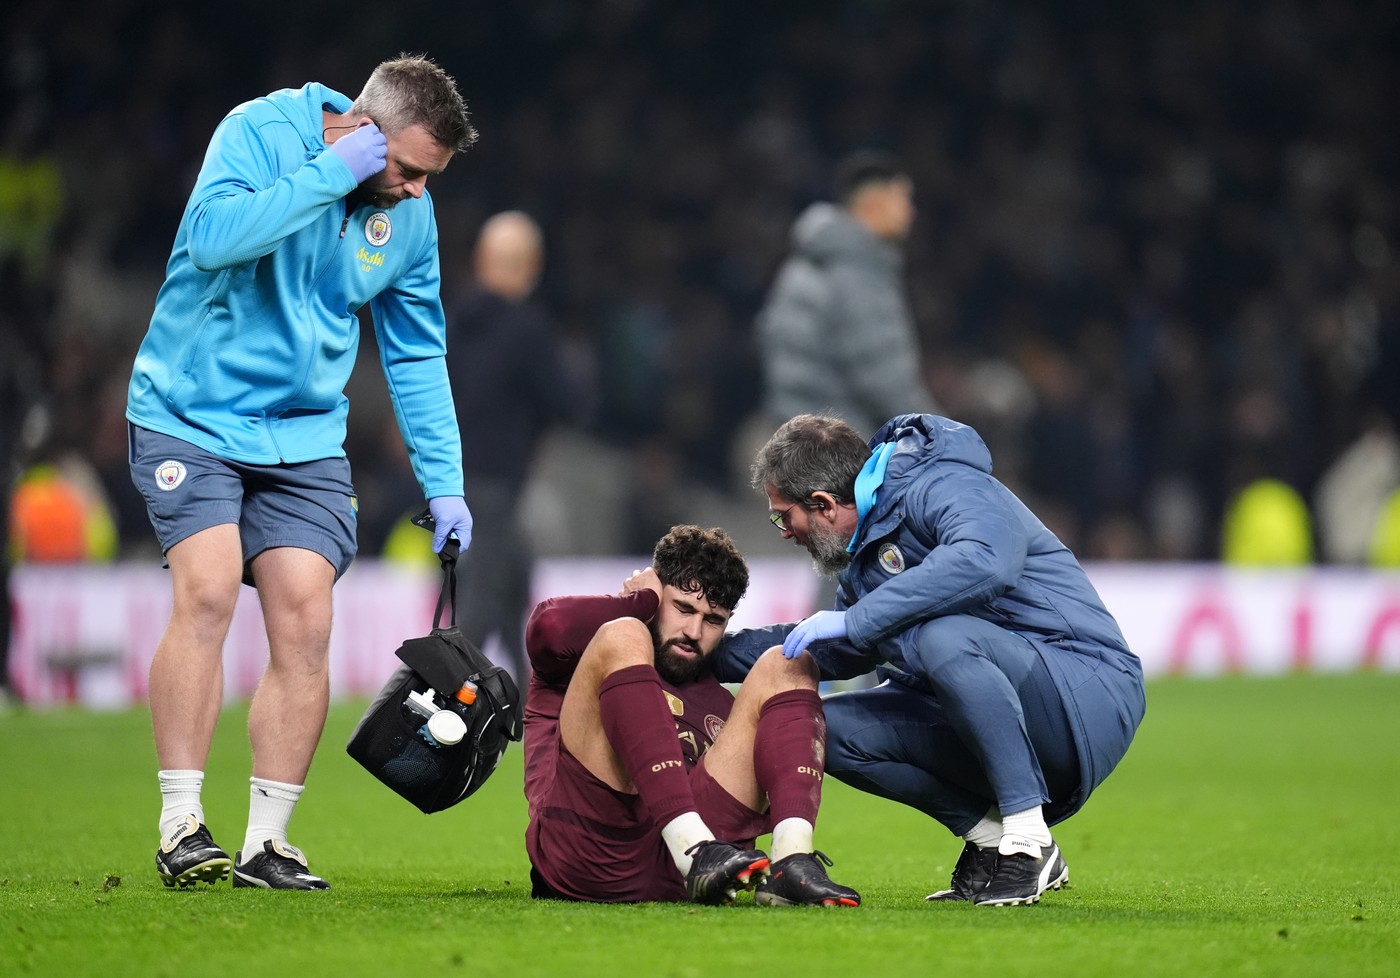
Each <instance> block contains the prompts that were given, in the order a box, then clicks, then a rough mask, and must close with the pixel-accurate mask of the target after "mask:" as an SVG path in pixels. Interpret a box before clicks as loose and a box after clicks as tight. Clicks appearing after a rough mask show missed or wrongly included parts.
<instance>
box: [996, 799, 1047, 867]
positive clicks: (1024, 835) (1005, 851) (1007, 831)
mask: <svg viewBox="0 0 1400 978" xmlns="http://www.w3.org/2000/svg"><path fill="white" fill-rule="evenodd" d="M1001 828H1002V833H1001V842H1000V844H998V846H997V851H998V852H1000V853H1001V854H1002V855H1003V856H1009V855H1011V854H1012V853H1015V852H1023V853H1025V854H1026V855H1028V856H1036V857H1039V856H1040V850H1041V847H1043V846H1048V845H1049V844H1050V842H1051V838H1050V826H1048V825H1046V824H1045V816H1044V814H1042V813H1041V810H1040V806H1039V805H1036V806H1035V807H1034V808H1027V809H1026V810H1025V811H1024V812H1014V813H1013V814H1011V815H1003V816H1002V817H1001Z"/></svg>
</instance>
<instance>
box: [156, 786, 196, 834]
mask: <svg viewBox="0 0 1400 978" xmlns="http://www.w3.org/2000/svg"><path fill="white" fill-rule="evenodd" d="M156 780H157V781H159V782H160V837H161V838H162V839H164V838H165V837H166V836H167V835H169V834H170V833H171V832H172V831H174V829H175V827H176V826H177V825H178V824H179V822H180V819H182V818H184V817H185V816H186V815H193V816H194V817H195V818H196V819H198V820H199V822H200V824H201V825H202V824H203V823H204V803H203V802H202V801H200V798H199V796H200V792H201V791H202V790H203V789H204V772H203V771H180V770H174V771H157V772H156Z"/></svg>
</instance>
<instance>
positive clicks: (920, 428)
mask: <svg viewBox="0 0 1400 978" xmlns="http://www.w3.org/2000/svg"><path fill="white" fill-rule="evenodd" d="M889 441H892V442H894V443H895V453H894V455H892V456H890V463H889V467H888V468H887V469H886V471H885V482H886V483H887V484H888V483H893V482H896V481H899V480H901V479H904V478H907V477H908V476H910V475H913V474H915V473H916V472H917V471H918V470H919V469H921V468H923V467H924V466H927V465H932V464H933V463H935V462H961V463H962V464H963V465H970V466H972V467H973V468H975V469H980V470H981V471H983V472H987V473H990V472H991V471H992V453H991V451H990V450H988V448H987V444H986V442H984V441H983V440H982V436H981V435H979V434H978V433H977V431H976V429H974V428H971V427H969V426H967V425H965V424H962V423H961V422H958V421H954V420H952V419H951V418H945V417H942V416H940V415H937V414H901V415H898V416H897V417H893V418H891V419H890V420H888V421H886V422H885V423H884V424H883V425H882V426H881V427H880V430H879V431H877V432H875V436H874V437H873V438H871V439H870V450H871V451H874V450H875V449H877V448H879V447H880V446H881V445H883V444H884V443H885V442H889Z"/></svg>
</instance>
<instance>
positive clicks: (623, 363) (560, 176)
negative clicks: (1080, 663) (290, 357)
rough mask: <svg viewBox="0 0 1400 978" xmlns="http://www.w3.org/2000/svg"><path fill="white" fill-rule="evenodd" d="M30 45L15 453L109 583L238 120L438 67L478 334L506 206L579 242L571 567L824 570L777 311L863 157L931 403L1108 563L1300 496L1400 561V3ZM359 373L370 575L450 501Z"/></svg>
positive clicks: (457, 261)
mask: <svg viewBox="0 0 1400 978" xmlns="http://www.w3.org/2000/svg"><path fill="white" fill-rule="evenodd" d="M0 37H3V42H0V45H2V46H0V82H2V83H3V94H2V95H0V116H2V117H3V124H0V275H2V276H3V278H0V281H2V282H3V289H0V364H2V366H0V373H3V390H0V411H3V417H4V425H5V432H4V434H3V439H2V440H0V449H3V450H4V452H5V453H6V455H7V456H8V457H9V458H10V459H11V469H10V471H9V473H8V475H10V476H12V477H13V476H17V475H20V474H22V473H23V474H27V475H28V476H29V477H31V478H32V477H33V476H34V475H35V473H42V472H45V471H50V470H46V469H43V468H36V466H40V467H42V466H44V465H51V466H54V470H55V471H58V472H59V473H61V474H63V475H64V477H65V478H66V479H67V481H68V482H69V483H70V484H72V485H75V486H77V487H78V488H79V489H81V490H82V491H83V492H84V493H85V494H86V496H87V498H89V499H100V500H101V509H102V511H103V512H105V513H106V514H107V518H106V519H105V520H99V521H95V522H93V523H92V524H90V525H88V526H86V527H84V528H83V529H82V531H81V532H82V533H83V536H84V539H83V541H82V545H83V546H84V547H85V548H86V551H85V552H86V553H88V554H89V555H90V556H107V557H113V556H116V557H123V556H136V555H147V554H149V553H150V552H151V550H152V548H153V547H154V538H153V536H152V534H151V531H150V527H149V525H148V523H147V521H146V516H145V511H144V507H143V506H142V504H141V500H140V497H139V496H138V495H137V493H136V492H135V491H134V490H133V488H132V487H131V484H130V479H129V476H128V470H127V461H126V436H125V428H124V420H123V410H124V406H125V392H126V384H127V381H128V378H129V375H130V365H131V360H132V356H133V354H134V352H135V349H136V346H137V344H138V343H139V341H140V339H141V337H142V335H143V334H144V331H145V328H146V325H147V323H148V321H149V316H150V312H151V308H152V304H153V300H154V296H155V293H156V290H157V288H158V287H159V285H160V282H161V280H162V276H163V271H164V265H165V260H166V258H167V256H168V254H169V249H170V244H171V241H172V239H173V236H174V232H175V228H176V225H177V223H178V220H179V216H180V213H181V211H182V210H183V207H184V205H185V201H186V198H187V195H188V193H189V189H190V187H191V185H192V183H193V179H194V176H195V173H196V172H197V169H198V167H199V164H200V161H201V157H202V154H203V151H204V147H205V145H206V143H207V141H208V138H209V136H210V134H211V132H212V130H213V128H214V127H215V125H216V124H217V123H218V121H219V120H220V118H221V117H222V116H223V115H224V114H225V113H226V112H227V111H228V110H229V109H230V108H232V107H233V106H234V105H236V104H238V103H239V102H242V101H245V100H247V99H249V98H253V97H256V96H258V95H262V94H264V93H266V92H268V91H271V90H273V89H277V88H283V87H299V86H300V85H302V84H303V83H305V82H307V81H312V80H315V81H320V82H323V83H325V84H327V85H329V86H331V87H332V88H335V89H338V90H340V91H342V92H345V93H346V94H348V95H351V96H352V97H353V95H354V94H356V93H357V92H358V90H359V86H360V85H361V84H362V83H363V81H364V79H365V78H366V77H367V76H368V74H369V72H370V71H371V70H372V69H373V67H374V66H375V65H376V64H377V63H378V62H379V61H381V60H383V59H385V58H388V57H391V56H393V55H395V54H397V53H398V52H399V51H401V50H407V51H413V52H423V53H427V54H429V55H430V56H432V57H433V58H434V59H435V60H437V61H438V62H439V63H440V64H442V65H443V66H444V67H445V68H446V69H447V70H448V71H449V72H450V73H451V74H453V75H454V76H455V77H456V79H457V81H458V83H459V86H460V87H461V89H462V92H463V94H464V95H465V96H466V98H467V101H468V104H469V106H470V108H471V110H472V115H473V121H474V124H475V125H476V127H477V129H478V130H479V132H480V133H481V138H480V141H479V143H478V144H477V146H475V147H474V148H473V149H471V150H470V151H469V152H468V153H466V154H465V155H463V156H461V157H460V158H459V159H457V160H455V161H454V162H453V163H452V165H451V166H450V167H449V168H448V170H447V171H446V173H445V174H443V175H442V176H440V177H435V178H434V179H433V180H432V181H430V184H429V189H430V192H431V193H432V194H433V197H434V200H435V201H436V207H437V213H438V223H439V228H440V231H441V234H442V252H441V253H442V260H443V270H444V297H445V299H446V301H447V302H448V303H449V305H450V304H451V303H452V302H453V301H454V296H455V295H457V294H460V292H461V290H462V289H464V288H465V287H466V285H467V284H468V283H469V280H470V275H471V271H470V252H471V248H472V244H473V241H474V239H475V236H476V234H477V231H478V229H479V228H480V227H481V225H482V222H483V221H484V220H485V219H486V218H487V217H488V216H490V215H491V214H493V213H496V212H498V211H501V210H506V209H519V210H523V211H525V212H527V213H528V214H530V215H531V216H532V217H533V218H534V219H535V220H536V221H537V222H538V223H539V225H540V227H541V228H542V230H543V234H544V238H545V242H546V252H547V263H546V269H545V272H544V276H543V279H542V281H541V284H540V287H539V290H538V292H537V294H536V297H535V300H536V301H537V302H538V303H539V305H540V306H541V307H542V309H544V310H545V311H546V312H547V314H548V316H549V317H550V318H551V319H552V321H553V324H554V330H555V333H556V335H557V338H558V342H559V346H560V349H561V352H562V358H563V361H564V364H565V367H566V369H567V371H568V373H569V375H570V377H571V378H572V381H571V382H572V383H573V384H574V388H573V389H574V391H575V392H576V394H575V398H574V399H575V401H576V404H575V408H574V410H572V411H570V412H569V414H568V416H567V417H566V418H564V419H563V420H561V421H559V422H558V423H556V424H554V425H553V426H552V427H551V429H550V431H549V432H547V433H546V435H545V439H544V445H543V448H542V450H541V453H540V455H539V457H538V459H537V464H536V470H535V473H534V475H533V476H532V481H531V484H530V488H529V490H528V500H527V505H526V507H525V509H524V513H525V515H526V519H527V522H528V524H529V527H530V529H531V531H532V536H533V537H534V540H535V545H536V546H537V548H538V549H539V551H540V552H541V553H545V554H549V553H555V554H602V553H639V552H641V553H644V552H649V551H650V548H651V544H652V541H654V540H655V539H656V537H657V536H658V535H659V534H660V533H661V532H664V530H665V528H666V527H668V526H670V525H671V523H673V522H678V521H685V522H707V523H709V522H718V523H721V524H723V525H727V526H735V527H738V528H740V532H736V539H739V540H740V543H741V545H742V546H744V547H745V549H746V550H747V551H748V552H750V553H763V552H764V550H765V548H766V549H767V550H769V551H771V552H773V553H792V551H791V549H790V548H788V547H783V548H782V549H779V547H780V541H779V540H778V539H777V538H776V534H773V533H772V530H771V527H766V524H765V525H764V531H763V532H762V533H760V532H759V531H757V530H754V531H752V532H750V528H751V526H752V524H754V523H755V522H757V523H761V522H762V517H763V508H764V507H763V501H762V499H761V497H759V496H758V495H757V494H756V493H754V492H753V491H752V490H751V489H749V488H748V487H747V463H748V459H749V458H750V457H751V453H752V450H753V448H754V447H755V446H756V444H757V443H761V440H762V439H763V438H764V437H766V435H767V434H768V433H769V430H771V428H769V427H765V425H766V422H765V421H764V420H762V416H761V414H760V411H759V408H760V405H761V401H762V389H761V388H762V372H761V367H760V363H759V361H758V357H759V354H758V348H757V344H756V342H755V338H754V316H755V314H756V313H757V312H758V310H759V308H760V306H761V305H762V302H763V298H764V295H765V292H766V291H767V289H768V287H769V285H770V284H771V281H772V277H773V274H774V272H775V270H776V269H777V267H778V265H779V263H780V262H781V260H782V258H783V256H784V254H785V253H786V251H787V249H788V235H789V230H790V226H791V224H792V221H793V220H794V218H795V217H796V216H797V214H798V213H799V212H800V211H801V209H802V208H803V207H804V206H806V205H807V204H808V203H810V202H812V201H814V200H819V199H830V196H831V193H832V186H831V177H832V170H833V166H834V165H835V163H836V161H837V160H838V159H839V158H840V157H841V156H842V155H843V154H845V153H847V152H849V151H851V150H854V149H858V148H866V147H871V148H879V149H884V150H889V151H892V152H893V153H895V154H897V155H898V156H899V157H900V159H902V161H903V162H904V165H905V166H906V167H907V169H908V172H909V175H910V176H911V177H912V179H913V183H914V199H915V203H916V206H917V208H918V216H917V218H916V220H915V222H914V225H913V230H912V233H911V235H910V237H909V240H908V242H907V246H906V262H907V265H906V269H905V279H906V282H907V287H908V292H909V299H910V302H911V305H912V309H913V312H914V318H915V320H916V323H917V327H918V340H919V344H920V347H921V350H922V370H923V374H924V376H925V378H926V380H927V384H928V387H929V389H930V390H931V391H932V393H933V395H934V397H935V398H936V399H937V401H938V403H939V405H940V409H941V410H942V412H943V413H945V414H948V415H950V416H952V417H954V418H957V419H958V420H961V421H965V422H967V423H970V424H972V425H974V426H975V427H976V428H977V429H978V430H979V431H980V432H981V433H982V435H983V437H984V438H985V439H986V440H987V442H988V444H989V446H990V448H991V450H992V453H993V457H994V459H995V462H996V466H997V469H996V471H997V474H998V475H999V476H1000V477H1001V478H1002V479H1003V480H1004V481H1006V482H1007V483H1008V484H1010V485H1011V486H1012V487H1013V488H1014V489H1015V490H1016V491H1018V492H1019V493H1021V494H1022V495H1023V498H1025V499H1026V500H1027V502H1028V503H1030V504H1031V506H1032V508H1033V509H1035V510H1036V511H1037V512H1038V513H1040V514H1041V515H1042V516H1043V517H1044V518H1045V519H1046V521H1047V523H1049V524H1050V525H1051V527H1052V528H1053V529H1054V530H1056V531H1057V532H1058V533H1059V534H1060V536H1061V537H1062V539H1064V540H1065V542H1066V543H1068V544H1069V545H1070V546H1071V547H1072V548H1074V549H1075V550H1076V551H1077V552H1078V553H1079V554H1080V555H1081V556H1082V557H1086V558H1091V559H1114V560H1117V559H1125V560H1176V559H1188V560H1213V559H1217V558H1218V557H1220V556H1221V555H1222V539H1223V536H1224V533H1225V531H1226V529H1227V526H1228V519H1227V516H1228V514H1229V513H1230V507H1231V506H1232V505H1233V503H1234V501H1235V500H1236V499H1237V498H1238V494H1239V493H1240V491H1241V490H1242V489H1244V488H1245V487H1246V486H1254V487H1256V488H1257V487H1260V486H1267V488H1268V489H1269V491H1270V492H1271V493H1272V495H1270V496H1269V497H1268V499H1270V500H1272V503H1267V504H1266V506H1265V508H1266V509H1267V510H1268V513H1269V514H1272V515H1273V516H1274V517H1277V518H1278V519H1279V520H1282V521H1283V522H1282V523H1271V522H1269V520H1268V519H1265V520H1263V522H1262V523H1261V524H1260V525H1261V526H1263V527H1264V530H1262V531H1260V532H1264V533H1265V534H1266V535H1268V534H1269V533H1271V532H1273V530H1271V529H1269V528H1270V527H1279V526H1282V527H1283V528H1281V529H1278V533H1280V534H1283V537H1284V538H1289V539H1295V538H1296V539H1295V543H1294V545H1293V546H1292V547H1291V549H1289V551H1288V553H1289V554H1291V555H1292V556H1293V557H1295V558H1297V559H1303V560H1306V559H1316V560H1318V561H1324V560H1325V561H1332V562H1352V563H1361V562H1366V561H1367V560H1373V559H1376V549H1375V548H1376V542H1375V541H1376V534H1377V528H1378V526H1380V525H1382V524H1383V523H1384V519H1383V516H1384V511H1385V509H1386V506H1387V503H1388V501H1389V500H1390V497H1391V494H1392V493H1393V492H1394V491H1395V489H1396V487H1397V486H1400V450H1397V447H1396V436H1395V431H1396V427H1397V420H1400V335H1397V331H1398V330H1400V322H1397V314H1398V313H1400V274H1397V267H1398V266H1397V254H1396V250H1397V247H1400V139H1398V138H1397V126H1396V124H1395V100H1396V94H1397V92H1400V77H1398V73H1397V60H1396V56H1395V51H1397V50H1400V6H1397V5H1396V4H1394V3H1387V2H1360V0H1337V2H1327V3H1323V2H1316V3H1314V2H1304V0H1264V2H1254V0H1241V2H1234V3H1218V2H1206V0H1182V2H1179V3H1171V4H1160V3H1148V2H1145V0H1126V2H1120V3H1091V2H1066V3H1056V2H1013V0H961V2H933V0H930V2H922V3H915V2H898V0H840V2H827V0H769V2H764V3H753V2H736V0H591V2H582V0H511V2H508V3H507V2H504V0H502V2H492V3H485V2H482V3H460V4H445V3H437V2H433V3H430V2H427V0H398V2H396V3H393V4H389V5H379V4H365V3H353V4H342V5H339V6H337V7H334V8H332V7H326V8H322V7H321V6H319V5H315V4H286V3H281V4H273V3H271V2H267V0H252V2H247V3H242V4H238V5H236V7H232V8H231V7H229V6H228V5H222V6H220V5H213V6H211V5H198V4H166V3H134V2H130V0H105V2H101V3H97V2H91V0H72V2H68V3H64V4H58V3H53V2H51V0H11V2H10V3H7V4H6V5H5V10H4V12H3V14H0ZM362 346H363V348H362V350H361V357H362V360H363V361H364V362H363V363H362V366H361V369H359V370H358V371H357V373H356V378H355V380H354V381H352V386H351V388H350V390H349V392H348V393H349V395H350V398H351V405H352V406H351V413H350V422H351V433H350V440H349V443H348V445H347V450H348V453H349V455H350V458H351V462H352V465H353V466H354V470H355V476H356V486H357V489H358V491H359V494H360V498H361V507H362V509H361V518H362V524H361V552H362V554H365V555H375V554H378V553H380V552H381V551H382V549H383V548H384V546H385V545H386V541H387V540H388V539H389V538H390V536H391V533H392V530H393V527H394V526H395V523H396V521H398V520H399V519H400V517H402V516H403V514H404V513H405V512H406V511H408V510H416V509H417V508H421V505H422V500H421V498H420V496H419V494H418V490H417V487H416V486H415V485H414V484H413V481H412V477H411V474H410V473H409V471H408V468H407V462H406V460H405V459H404V457H403V452H402V448H401V447H400V446H399V444H398V438H397V435H396V434H395V432H394V430H393V420H392V416H391V414H390V410H389V405H388V400H387V395H386V394H385V393H384V388H383V380H382V377H381V376H380V374H379V371H378V368H377V366H376V365H375V363H374V360H375V351H374V344H373V338H372V334H371V333H369V332H368V331H366V333H365V336H364V340H363V344H362ZM494 422H495V419H493V418H492V417H491V416H490V415H489V414H488V415H486V416H483V417H481V418H479V419H477V421H476V423H477V424H481V425H491V424H493V423H494ZM468 423H470V421H469V422H468ZM867 434H869V432H867ZM1260 480H1267V481H1266V482H1261V481H1260ZM467 495H468V500H469V501H470V499H471V486H470V485H468V490H467ZM31 502H32V500H31ZM40 503H42V500H40V501H39V503H34V505H40ZM1270 506H1271V507H1272V508H1269V507H1270ZM1290 506H1291V507H1292V509H1290ZM40 509H41V510H42V505H40ZM1290 513H1291V518H1292V522H1288V521H1287V520H1285V519H1284V517H1287V516H1288V515H1289V514H1290ZM1280 514H1281V515H1280ZM1285 523H1286V524H1287V525H1284V524H1285ZM1300 526H1301V527H1302V530H1301V531H1300V530H1299V527H1300ZM1300 532H1301V535H1300ZM1289 534H1292V535H1293V536H1292V537H1289ZM1285 556H1287V554H1286V555H1285Z"/></svg>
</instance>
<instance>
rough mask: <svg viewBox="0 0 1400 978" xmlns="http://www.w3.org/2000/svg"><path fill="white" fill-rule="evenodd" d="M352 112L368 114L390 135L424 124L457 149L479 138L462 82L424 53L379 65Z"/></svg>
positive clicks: (444, 143) (438, 139) (442, 143)
mask: <svg viewBox="0 0 1400 978" xmlns="http://www.w3.org/2000/svg"><path fill="white" fill-rule="evenodd" d="M350 111H351V112H353V113H354V114H356V115H367V116H369V117H370V118H371V119H373V120H374V122H375V124H376V125H378V126H379V128H380V129H382V130H383V131H384V132H385V133H386V134H388V135H397V134H398V133H401V132H403V131H404V130H405V129H408V128H409V127H410V126H422V127H423V128H424V129H426V130H427V131H428V134H429V135H430V136H432V137H433V139H434V140H435V141H436V142H437V143H438V145H439V146H443V147H446V148H447V149H450V150H452V151H453V152H454V153H460V152H461V151H462V150H465V149H466V148H467V147H469V146H470V145H471V144H472V143H474V142H476V130H475V129H473V128H472V124H471V120H470V119H469V118H468V116H467V103H466V102H465V101H463V99H462V95H461V93H460V92H458V91H457V83H456V82H455V81H454V80H453V79H452V76H451V75H449V74H448V73H447V72H445V71H443V70H442V69H441V68H439V67H438V66H437V65H436V64H435V63H434V62H433V61H432V60H431V59H430V58H427V57H425V56H423V55H415V54H401V55H399V56H398V57H397V58H394V59H393V60H391V61H385V62H384V63H383V64H381V65H380V66H379V67H377V68H375V69H374V73H373V74H371V75H370V76H369V81H367V82H365V87H364V89H363V90H361V92H360V95H359V98H357V99H355V104H354V105H353V106H351V108H350Z"/></svg>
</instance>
